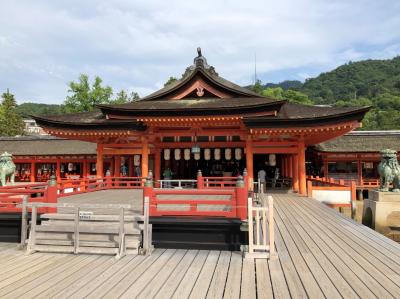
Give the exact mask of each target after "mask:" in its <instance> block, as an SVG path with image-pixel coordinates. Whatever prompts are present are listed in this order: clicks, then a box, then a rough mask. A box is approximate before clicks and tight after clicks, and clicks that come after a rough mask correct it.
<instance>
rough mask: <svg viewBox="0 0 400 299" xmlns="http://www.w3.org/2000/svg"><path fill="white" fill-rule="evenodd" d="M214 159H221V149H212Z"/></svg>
mask: <svg viewBox="0 0 400 299" xmlns="http://www.w3.org/2000/svg"><path fill="white" fill-rule="evenodd" d="M214 159H215V160H217V161H218V160H221V149H220V148H216V149H214Z"/></svg>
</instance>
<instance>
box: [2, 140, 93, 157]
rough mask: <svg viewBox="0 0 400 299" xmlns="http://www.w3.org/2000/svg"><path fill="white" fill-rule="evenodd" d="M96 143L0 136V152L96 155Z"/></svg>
mask: <svg viewBox="0 0 400 299" xmlns="http://www.w3.org/2000/svg"><path fill="white" fill-rule="evenodd" d="M96 146H97V145H96V143H92V142H85V141H78V140H68V139H61V138H56V137H52V136H40V137H39V136H21V137H1V138H0V153H3V152H8V153H10V154H12V155H14V156H57V155H96Z"/></svg>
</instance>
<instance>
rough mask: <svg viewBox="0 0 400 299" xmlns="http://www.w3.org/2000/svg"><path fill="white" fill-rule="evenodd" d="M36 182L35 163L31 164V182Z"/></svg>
mask: <svg viewBox="0 0 400 299" xmlns="http://www.w3.org/2000/svg"><path fill="white" fill-rule="evenodd" d="M35 181H36V167H35V161H32V162H31V182H35Z"/></svg>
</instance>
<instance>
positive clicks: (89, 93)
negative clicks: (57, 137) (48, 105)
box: [64, 74, 113, 113]
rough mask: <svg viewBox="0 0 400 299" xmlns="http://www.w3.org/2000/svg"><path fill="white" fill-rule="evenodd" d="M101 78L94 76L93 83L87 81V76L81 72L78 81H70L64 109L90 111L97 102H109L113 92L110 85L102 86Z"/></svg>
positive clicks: (68, 111)
mask: <svg viewBox="0 0 400 299" xmlns="http://www.w3.org/2000/svg"><path fill="white" fill-rule="evenodd" d="M102 82H103V80H102V79H101V78H100V77H98V76H96V77H95V79H94V82H93V84H90V83H89V76H88V75H85V74H82V75H80V77H79V81H78V82H74V81H72V82H70V83H69V90H68V92H69V93H71V95H69V96H67V99H66V100H65V102H64V111H65V112H67V113H73V112H86V111H92V110H93V109H94V108H95V105H97V104H109V103H110V99H111V96H112V94H113V91H112V88H111V87H110V86H105V87H103V86H102V85H101V84H102Z"/></svg>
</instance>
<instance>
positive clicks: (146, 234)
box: [142, 196, 151, 255]
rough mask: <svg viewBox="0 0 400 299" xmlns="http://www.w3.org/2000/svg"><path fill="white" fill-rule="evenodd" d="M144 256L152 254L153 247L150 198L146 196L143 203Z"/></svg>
mask: <svg viewBox="0 0 400 299" xmlns="http://www.w3.org/2000/svg"><path fill="white" fill-rule="evenodd" d="M143 216H144V219H143V251H142V254H143V255H148V254H150V246H151V240H150V235H151V233H150V227H149V197H148V196H145V197H144V203H143Z"/></svg>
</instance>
